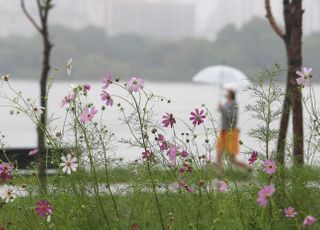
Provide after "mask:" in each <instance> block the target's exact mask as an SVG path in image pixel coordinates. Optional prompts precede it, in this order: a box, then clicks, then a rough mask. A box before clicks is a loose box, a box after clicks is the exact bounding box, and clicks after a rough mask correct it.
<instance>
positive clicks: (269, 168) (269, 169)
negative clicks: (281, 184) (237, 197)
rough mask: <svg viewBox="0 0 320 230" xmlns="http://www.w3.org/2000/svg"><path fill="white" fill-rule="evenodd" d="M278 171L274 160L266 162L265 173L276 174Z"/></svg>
mask: <svg viewBox="0 0 320 230" xmlns="http://www.w3.org/2000/svg"><path fill="white" fill-rule="evenodd" d="M276 170H277V166H276V163H275V162H274V160H270V159H268V160H265V161H264V169H263V171H264V172H265V173H267V174H274V173H275V172H276Z"/></svg>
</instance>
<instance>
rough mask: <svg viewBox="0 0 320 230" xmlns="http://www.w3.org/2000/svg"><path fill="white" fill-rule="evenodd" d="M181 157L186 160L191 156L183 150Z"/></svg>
mask: <svg viewBox="0 0 320 230" xmlns="http://www.w3.org/2000/svg"><path fill="white" fill-rule="evenodd" d="M181 156H182V157H183V158H186V157H188V156H189V153H188V152H187V151H186V150H183V151H182V152H181Z"/></svg>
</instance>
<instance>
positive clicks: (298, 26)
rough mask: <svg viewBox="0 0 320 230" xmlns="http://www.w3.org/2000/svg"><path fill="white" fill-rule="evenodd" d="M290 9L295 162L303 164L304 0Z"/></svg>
mask: <svg viewBox="0 0 320 230" xmlns="http://www.w3.org/2000/svg"><path fill="white" fill-rule="evenodd" d="M289 5H290V7H289V9H288V10H285V13H286V14H287V15H285V19H286V21H288V23H286V24H290V26H289V27H288V30H289V31H290V33H288V34H287V37H286V38H285V41H286V44H287V46H286V49H287V58H288V79H289V81H288V87H289V88H290V96H291V104H292V123H293V154H294V155H293V157H294V163H296V164H303V141H304V136H303V108H302V95H301V91H300V89H299V86H298V84H297V82H296V79H297V75H296V71H297V70H298V69H300V68H301V65H302V51H301V47H302V14H303V10H302V0H293V1H292V2H291V3H290V4H289Z"/></svg>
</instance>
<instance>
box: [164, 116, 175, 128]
mask: <svg viewBox="0 0 320 230" xmlns="http://www.w3.org/2000/svg"><path fill="white" fill-rule="evenodd" d="M175 123H176V119H175V118H174V117H173V114H172V113H170V114H169V113H166V114H165V115H163V116H162V124H163V125H164V126H165V127H168V126H169V125H170V127H171V128H172V127H173V125H174V124H175Z"/></svg>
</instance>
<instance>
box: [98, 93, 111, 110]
mask: <svg viewBox="0 0 320 230" xmlns="http://www.w3.org/2000/svg"><path fill="white" fill-rule="evenodd" d="M100 96H101V101H105V102H106V105H109V106H112V105H113V99H112V98H111V95H110V94H109V93H107V92H106V91H105V90H103V91H102V93H101V94H100Z"/></svg>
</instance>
